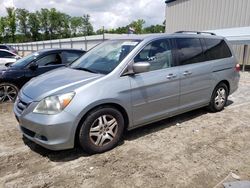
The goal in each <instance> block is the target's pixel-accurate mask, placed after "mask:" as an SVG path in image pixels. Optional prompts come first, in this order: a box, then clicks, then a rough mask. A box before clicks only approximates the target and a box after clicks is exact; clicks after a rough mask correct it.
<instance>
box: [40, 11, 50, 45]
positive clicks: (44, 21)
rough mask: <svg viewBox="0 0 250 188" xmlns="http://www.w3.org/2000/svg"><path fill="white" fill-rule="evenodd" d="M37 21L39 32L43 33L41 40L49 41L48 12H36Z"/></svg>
mask: <svg viewBox="0 0 250 188" xmlns="http://www.w3.org/2000/svg"><path fill="white" fill-rule="evenodd" d="M38 20H39V22H40V31H41V32H42V33H43V40H48V39H49V10H48V9H47V8H42V9H41V10H40V11H39V12H38Z"/></svg>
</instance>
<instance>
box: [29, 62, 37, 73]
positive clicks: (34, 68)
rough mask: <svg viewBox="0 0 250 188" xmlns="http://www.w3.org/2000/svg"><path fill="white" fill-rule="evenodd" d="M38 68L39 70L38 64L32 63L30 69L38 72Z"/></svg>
mask: <svg viewBox="0 0 250 188" xmlns="http://www.w3.org/2000/svg"><path fill="white" fill-rule="evenodd" d="M37 68H38V64H36V62H33V63H31V64H30V66H29V69H30V70H33V71H34V70H36V69H37Z"/></svg>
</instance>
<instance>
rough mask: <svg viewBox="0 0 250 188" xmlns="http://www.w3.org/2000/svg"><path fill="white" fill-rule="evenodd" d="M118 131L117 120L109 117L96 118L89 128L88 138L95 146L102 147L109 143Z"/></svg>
mask: <svg viewBox="0 0 250 188" xmlns="http://www.w3.org/2000/svg"><path fill="white" fill-rule="evenodd" d="M117 131H118V123H117V120H116V119H115V118H114V117H113V116H111V115H102V116H100V117H98V118H97V119H96V120H95V121H94V123H93V124H92V125H91V127H90V131H89V137H90V140H91V142H92V143H93V144H95V145H96V146H99V147H101V146H104V145H106V144H108V143H110V142H111V141H112V140H113V139H114V138H115V136H116V134H117Z"/></svg>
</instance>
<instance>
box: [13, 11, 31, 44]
mask: <svg viewBox="0 0 250 188" xmlns="http://www.w3.org/2000/svg"><path fill="white" fill-rule="evenodd" d="M28 17H29V11H27V10H26V9H16V18H17V20H18V30H19V32H20V33H22V34H24V36H25V37H24V41H23V42H25V41H26V39H27V38H28Z"/></svg>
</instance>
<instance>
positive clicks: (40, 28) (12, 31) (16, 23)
mask: <svg viewBox="0 0 250 188" xmlns="http://www.w3.org/2000/svg"><path fill="white" fill-rule="evenodd" d="M6 12H7V16H5V17H0V43H11V42H15V43H18V42H31V41H39V40H51V39H61V38H69V37H78V36H89V35H95V34H102V33H104V32H105V33H117V34H123V33H128V30H129V29H130V28H133V30H134V33H136V34H142V33H161V32H164V31H165V26H164V23H163V24H162V25H159V24H158V25H151V26H149V27H144V24H145V21H144V20H142V19H138V20H136V21H132V22H131V23H130V24H128V25H127V26H124V27H118V28H114V29H109V30H107V29H104V28H100V29H98V30H97V31H96V32H95V31H94V29H93V25H92V24H91V22H90V15H89V14H83V16H70V15H68V14H65V13H63V12H60V11H58V10H56V9H55V8H51V9H47V8H42V9H40V10H39V11H36V12H29V11H28V10H26V9H22V8H17V9H15V8H12V7H7V8H6Z"/></svg>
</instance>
